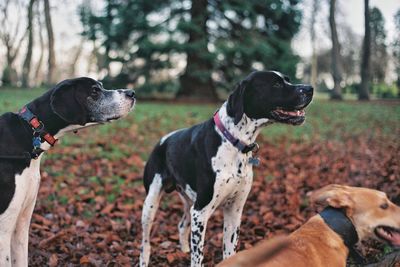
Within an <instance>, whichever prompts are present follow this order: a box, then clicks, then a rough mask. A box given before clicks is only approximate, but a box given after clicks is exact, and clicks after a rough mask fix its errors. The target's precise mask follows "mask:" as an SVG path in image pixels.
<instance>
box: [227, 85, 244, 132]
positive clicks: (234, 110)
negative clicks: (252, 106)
mask: <svg viewBox="0 0 400 267" xmlns="http://www.w3.org/2000/svg"><path fill="white" fill-rule="evenodd" d="M247 84H248V80H247V79H245V80H243V81H241V82H239V83H238V85H237V86H236V88H235V90H234V91H233V92H232V93H231V94H230V95H229V98H228V105H227V107H226V111H227V113H228V115H229V116H230V117H233V122H234V123H235V125H236V124H238V123H239V121H240V120H241V119H242V117H243V114H244V102H243V101H244V92H245V90H246V86H247Z"/></svg>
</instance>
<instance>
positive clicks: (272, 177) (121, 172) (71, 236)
mask: <svg viewBox="0 0 400 267" xmlns="http://www.w3.org/2000/svg"><path fill="white" fill-rule="evenodd" d="M80 136H81V138H82V139H85V138H91V135H90V131H83V132H82V133H80ZM132 140H135V136H134V134H131V133H130V132H125V133H124V132H118V133H117V134H116V135H115V136H112V137H111V136H110V137H109V140H107V143H106V142H105V141H99V142H93V143H91V144H85V143H84V142H83V144H80V143H77V144H71V145H69V146H57V147H55V148H54V149H53V151H51V152H50V154H51V155H50V156H49V157H47V158H46V160H45V161H44V162H43V163H42V166H43V168H42V183H41V187H40V192H39V196H38V201H37V204H36V209H35V212H34V216H33V218H32V225H31V230H30V245H29V263H30V266H46V265H49V266H137V264H138V260H139V254H140V241H141V234H140V232H141V226H140V218H141V208H142V205H143V200H144V198H145V191H144V188H143V185H142V181H141V179H142V174H141V171H142V169H143V166H144V164H145V162H144V159H145V158H146V155H147V154H148V153H149V151H150V150H151V145H149V146H142V144H141V143H136V142H135V141H132ZM259 140H260V145H261V149H260V151H259V156H260V157H261V159H262V162H261V165H260V166H259V167H256V168H255V175H254V183H253V187H252V190H251V193H250V195H249V197H248V200H247V202H246V206H245V208H244V212H243V216H242V226H241V234H240V244H239V249H240V250H242V249H246V248H250V247H252V246H253V245H254V244H255V243H257V242H259V241H260V240H262V239H265V238H269V237H272V236H275V235H279V234H283V233H289V232H292V231H293V230H295V229H297V228H298V227H299V226H300V225H301V224H302V223H304V222H305V221H306V220H307V219H308V218H309V217H310V216H312V215H313V214H315V210H313V209H312V208H310V205H309V203H308V200H307V198H306V193H307V192H308V191H310V190H313V189H317V188H320V187H322V186H324V185H327V184H330V183H339V184H348V185H353V186H364V187H370V188H376V189H379V190H382V191H385V192H386V193H387V194H388V196H389V197H390V198H392V200H393V201H395V202H397V204H400V162H399V155H400V144H399V142H398V140H397V141H396V140H378V139H374V140H369V139H367V138H364V137H362V136H361V137H353V138H348V139H347V140H346V141H340V142H339V141H335V140H325V141H321V140H318V141H310V142H307V143H301V142H289V141H286V140H284V139H282V141H281V142H276V143H269V142H267V141H265V140H263V139H262V138H261V137H260V138H259ZM115 147H123V150H124V151H127V150H129V149H130V151H131V154H130V155H126V156H120V157H119V158H112V157H104V156H102V155H104V154H105V155H107V153H111V152H109V151H114V150H113V149H114V148H115ZM99 148H101V150H102V151H103V152H105V153H93V151H97V149H99ZM88 151H91V152H90V153H88ZM181 215H182V204H181V203H180V200H179V198H178V197H177V195H176V194H175V193H172V194H169V195H166V196H165V197H164V198H163V200H162V203H161V205H160V209H159V211H158V213H157V216H156V222H155V224H154V227H153V231H152V236H151V243H152V254H151V266H188V265H189V262H190V260H189V255H188V254H185V253H183V252H181V251H180V249H179V245H178V236H177V225H178V222H179V220H180V218H181ZM222 224H223V219H222V213H221V211H220V210H217V212H216V213H215V214H214V215H213V216H212V218H211V219H210V221H209V224H208V230H207V238H206V244H205V248H204V250H205V261H204V262H205V264H206V266H213V265H214V263H217V262H219V261H220V260H221V257H222V256H221V247H222ZM381 248H382V245H379V246H368V247H367V249H366V253H367V255H368V256H369V260H370V261H373V260H375V256H376V255H377V254H379V253H380V250H379V249H381Z"/></svg>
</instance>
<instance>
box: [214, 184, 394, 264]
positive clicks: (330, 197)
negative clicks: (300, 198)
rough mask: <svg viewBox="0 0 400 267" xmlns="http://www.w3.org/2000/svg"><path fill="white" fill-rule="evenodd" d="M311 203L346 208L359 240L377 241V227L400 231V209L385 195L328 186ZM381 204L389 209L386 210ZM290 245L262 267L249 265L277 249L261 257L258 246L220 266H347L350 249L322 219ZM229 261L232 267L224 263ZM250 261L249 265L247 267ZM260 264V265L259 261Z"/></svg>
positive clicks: (315, 220) (309, 224) (309, 225)
mask: <svg viewBox="0 0 400 267" xmlns="http://www.w3.org/2000/svg"><path fill="white" fill-rule="evenodd" d="M309 196H310V199H311V202H313V203H317V204H322V205H323V206H324V207H326V206H332V207H335V208H343V209H344V210H345V212H346V215H347V216H348V217H349V219H350V220H351V221H352V222H353V224H354V226H355V228H356V230H357V233H358V236H359V239H360V240H363V239H366V238H371V237H372V238H377V237H376V236H375V234H374V229H375V227H377V226H379V225H385V226H390V227H393V228H397V229H399V228H400V207H399V206H396V205H395V204H393V203H392V202H391V201H390V200H389V199H388V198H387V197H386V194H385V193H383V192H380V191H377V190H372V189H367V188H361V187H350V186H342V185H328V186H325V187H324V188H322V189H319V190H317V191H314V192H312V193H310V194H309ZM382 204H387V205H388V208H387V209H383V208H382V207H381V206H382ZM289 241H290V244H289V245H288V246H285V247H284V249H283V251H280V252H279V253H276V254H275V256H274V257H272V259H264V260H262V261H261V263H257V264H251V265H249V264H248V262H249V261H253V262H257V261H258V259H260V257H261V256H260V255H269V256H272V255H271V254H274V253H270V252H271V251H274V249H276V246H277V245H274V243H271V244H270V246H268V243H269V242H266V244H264V247H265V252H264V254H261V253H260V252H259V249H258V248H257V246H256V247H255V248H252V249H249V250H246V251H242V252H240V253H238V254H237V255H234V256H232V257H231V258H229V259H227V260H226V261H223V262H222V263H220V264H219V265H218V266H224V267H225V266H237V267H240V266H254V267H265V266H270V267H280V266H296V267H323V266H332V267H336V266H338V267H339V266H343V267H344V266H346V258H347V256H348V249H347V247H346V246H345V244H344V242H343V240H342V239H341V237H340V236H339V235H338V234H336V233H335V232H334V231H332V230H331V229H330V228H329V226H327V225H326V224H325V222H324V221H323V219H322V218H321V216H319V215H315V216H313V217H312V218H311V219H310V220H308V221H307V222H306V223H305V224H304V225H303V226H301V227H300V228H299V229H298V230H296V231H295V232H293V233H292V234H291V235H290V236H289ZM227 261H229V265H226V264H225V262H227ZM246 261H247V263H246ZM259 262H260V261H259Z"/></svg>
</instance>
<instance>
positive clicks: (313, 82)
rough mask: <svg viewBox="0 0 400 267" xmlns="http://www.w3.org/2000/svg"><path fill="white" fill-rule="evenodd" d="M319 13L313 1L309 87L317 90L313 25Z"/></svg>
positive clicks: (317, 0)
mask: <svg viewBox="0 0 400 267" xmlns="http://www.w3.org/2000/svg"><path fill="white" fill-rule="evenodd" d="M318 11H319V0H313V4H312V12H311V20H310V37H311V46H312V56H311V85H312V86H313V87H314V88H317V76H318V62H317V44H316V36H315V23H316V20H317V14H318Z"/></svg>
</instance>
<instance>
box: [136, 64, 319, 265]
mask: <svg viewBox="0 0 400 267" xmlns="http://www.w3.org/2000/svg"><path fill="white" fill-rule="evenodd" d="M312 96H313V88H312V87H311V86H309V85H302V84H291V83H290V82H289V79H288V78H287V77H285V76H283V75H282V74H281V73H279V72H275V71H257V72H253V73H251V74H250V75H249V76H248V77H247V78H245V79H244V80H243V81H241V82H240V83H239V84H238V86H237V88H236V89H235V90H234V92H233V93H232V94H231V95H230V96H229V99H228V101H227V102H225V103H224V104H223V105H222V106H221V108H220V109H219V111H217V112H216V113H215V114H214V117H213V118H211V119H209V120H208V121H205V122H203V123H201V124H198V125H195V126H193V127H190V128H187V129H182V130H178V131H175V132H172V133H170V134H168V135H166V136H164V137H163V138H162V139H161V140H160V142H159V143H158V144H157V145H156V147H155V148H154V150H153V152H152V154H151V155H150V158H149V160H148V162H147V164H146V167H145V170H144V177H143V178H144V185H145V188H146V191H147V197H146V200H145V202H144V205H143V213H142V227H143V237H142V238H143V239H142V252H141V255H140V265H141V266H147V265H148V263H149V257H150V240H149V239H150V230H151V226H152V223H153V221H154V217H155V213H156V210H157V209H158V205H159V201H160V199H161V197H162V195H163V193H164V192H167V193H169V192H172V191H174V190H177V191H178V192H179V195H180V197H181V199H182V201H183V203H184V214H183V218H182V220H181V221H180V223H179V226H178V230H179V239H180V245H181V249H182V250H183V251H185V252H189V251H191V265H192V266H201V265H202V261H203V245H204V237H205V230H206V228H207V221H208V219H209V217H210V216H211V214H212V213H213V212H214V211H215V209H216V208H218V207H220V206H221V207H222V208H223V213H224V237H223V242H224V249H223V257H224V258H227V257H229V256H231V255H233V254H234V253H235V250H236V245H237V241H238V235H239V226H240V218H241V215H242V209H243V206H244V204H245V201H246V198H247V195H248V193H249V191H250V188H251V184H252V180H253V170H252V165H253V164H255V163H257V159H255V158H253V156H252V151H253V150H254V149H256V148H257V145H256V143H254V142H255V139H256V137H257V135H258V134H259V132H260V130H261V128H262V127H263V126H265V125H267V124H268V123H272V122H281V123H287V124H293V125H299V124H301V123H303V122H304V120H305V113H304V110H303V109H304V108H305V107H306V106H307V105H308V104H309V103H310V102H311V99H312ZM190 226H191V240H190V241H191V244H190V248H189V233H190Z"/></svg>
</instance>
